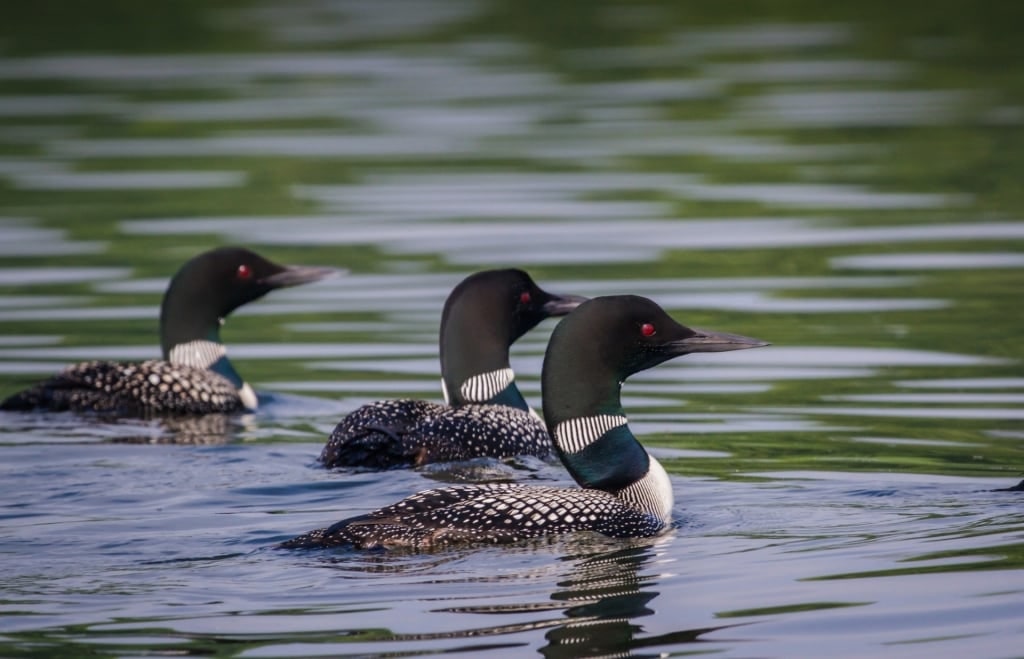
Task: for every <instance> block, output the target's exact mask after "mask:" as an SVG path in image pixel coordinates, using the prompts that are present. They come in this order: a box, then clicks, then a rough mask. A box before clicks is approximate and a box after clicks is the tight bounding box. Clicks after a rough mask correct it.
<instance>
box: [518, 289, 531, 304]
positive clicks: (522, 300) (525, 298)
mask: <svg viewBox="0 0 1024 659" xmlns="http://www.w3.org/2000/svg"><path fill="white" fill-rule="evenodd" d="M529 303H530V291H523V292H522V293H520V294H519V304H529Z"/></svg>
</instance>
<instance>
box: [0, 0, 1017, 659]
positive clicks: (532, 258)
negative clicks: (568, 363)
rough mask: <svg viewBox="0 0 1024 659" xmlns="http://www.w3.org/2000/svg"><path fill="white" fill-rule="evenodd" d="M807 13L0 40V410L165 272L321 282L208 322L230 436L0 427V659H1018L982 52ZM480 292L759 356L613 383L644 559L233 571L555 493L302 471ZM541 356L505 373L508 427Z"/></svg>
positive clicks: (367, 563) (153, 315)
mask: <svg viewBox="0 0 1024 659" xmlns="http://www.w3.org/2000/svg"><path fill="white" fill-rule="evenodd" d="M819 4H820V3H811V2H797V3H787V4H786V9H785V10H782V9H780V10H775V11H773V10H768V9H764V8H761V9H755V8H750V9H749V10H745V11H744V12H742V13H740V12H739V11H738V10H736V11H734V12H730V10H728V9H726V8H718V9H714V8H711V7H707V8H703V9H702V8H697V7H682V6H677V3H672V2H667V1H664V2H646V3H644V4H637V3H627V2H622V3H617V2H607V1H602V2H587V3H582V2H571V3H564V6H563V5H557V4H556V5H552V4H551V3H543V4H542V3H538V2H528V1H524V2H504V1H498V0H495V1H494V2H486V1H484V0H447V1H442V0H417V1H411V0H389V1H387V2H355V1H349V2H346V1H340V0H339V1H332V0H298V1H293V2H284V1H283V0H282V1H276V0H274V1H272V0H267V1H262V2H255V1H254V2H242V1H234V0H220V1H218V2H198V1H197V2H181V3H168V4H167V5H166V6H164V5H151V4H149V3H137V4H135V3H113V2H110V3H85V4H80V3H72V2H57V3H50V4H48V5H44V7H40V6H37V5H38V3H35V4H28V5H22V6H20V7H19V8H17V9H12V10H11V12H6V11H5V14H8V13H9V14H10V15H8V16H6V17H5V21H4V25H3V26H0V395H6V394H9V393H11V392H13V391H15V390H16V389H18V388H19V387H22V386H25V385H27V384H28V383H30V382H32V381H33V380H35V379H38V378H41V377H44V376H46V375H47V374H49V373H51V372H53V371H55V370H57V369H58V368H59V367H60V366H61V365H63V364H66V363H68V362H72V361H77V360H84V359H89V358H108V359H144V358H150V357H154V356H156V355H157V354H158V352H159V349H158V347H157V320H156V319H157V314H158V305H159V299H160V296H161V294H162V292H163V290H164V287H165V286H166V282H167V278H168V277H169V275H170V274H171V273H173V271H174V270H175V269H176V268H177V267H178V265H179V264H180V263H181V262H183V261H184V260H185V259H187V258H189V257H190V256H192V255H193V254H195V253H197V252H199V251H202V250H203V249H206V248H208V247H210V246H213V245H218V244H231V243H239V244H245V245H247V246H250V247H253V248H255V249H257V250H259V251H260V252H262V253H265V254H267V255H268V256H270V257H272V258H274V259H275V260H279V261H282V262H285V263H305V264H318V265H332V266H337V267H344V268H347V269H348V270H349V273H348V274H347V275H346V276H344V277H339V278H335V279H332V280H328V281H324V282H321V283H318V284H315V285H311V286H307V287H302V288H297V289H289V290H286V291H279V292H275V293H273V294H271V295H270V296H268V297H267V298H266V299H264V300H261V301H260V302H257V303H254V304H252V305H250V306H249V307H246V308H245V309H242V310H240V311H239V312H238V313H237V314H235V315H234V316H233V317H232V318H231V319H230V320H229V322H228V324H227V325H226V327H225V329H224V331H223V337H224V339H225V341H226V343H227V344H228V346H229V349H230V354H231V356H232V358H233V360H234V361H235V364H236V366H237V368H238V370H239V371H240V372H241V373H243V374H244V376H245V377H246V378H247V379H248V380H249V381H250V382H252V383H254V384H255V386H256V387H257V389H258V390H259V391H260V392H261V395H262V397H263V399H264V404H263V406H262V407H261V410H260V411H259V412H258V413H256V414H253V415H247V416H241V417H236V418H230V419H225V418H220V417H213V418H207V419H203V420H202V421H200V422H188V423H184V422H177V423H160V422H155V421H153V422H149V421H137V420H134V421H133V420H126V421H124V422H121V423H99V422H96V421H94V420H90V419H87V418H80V417H75V416H71V415H65V414H59V415H41V414H0V554H2V561H3V569H2V570H0V612H2V617H0V655H3V656H12V657H30V656H31V657H44V656H53V657H58V656H59V657H66V656H100V657H108V656H109V657H113V656H118V657H124V656H131V657H134V656H154V655H155V656H165V655H189V656H217V657H229V656H230V657H279V656H288V657H294V656H349V655H354V656H365V655H390V656H396V655H403V656H404V655H411V654H431V653H448V652H471V653H473V654H474V656H493V657H501V656H530V655H534V654H541V655H543V656H546V657H577V656H626V655H629V656H634V655H635V656H667V655H669V654H671V655H685V654H697V653H702V654H703V653H714V654H716V655H717V656H727V657H797V656H804V657H812V656H832V657H864V656H885V657H890V656H893V657H928V658H929V659H932V658H934V657H937V656H943V657H953V656H965V657H966V656H969V657H1000V658H1006V657H1020V656H1024V650H1021V647H1022V646H1024V643H1022V641H1024V498H1022V497H1024V494H1022V493H1021V492H1011V491H999V490H1000V489H1003V488H1007V487H1010V486H1012V485H1014V484H1016V483H1017V482H1019V481H1020V480H1021V478H1022V477H1024V405H1022V402H1024V371H1022V368H1021V364H1022V360H1024V341H1022V340H1021V339H1022V336H1024V315H1022V313H1021V302H1022V297H1021V296H1022V291H1024V221H1022V214H1024V195H1022V194H1021V190H1022V189H1024V188H1022V187H1021V185H1020V181H1021V180H1022V177H1024V139H1022V138H1024V75H1021V74H1022V71H1024V66H1022V64H1024V62H1022V58H1021V56H1020V49H1019V26H1020V24H1021V21H1022V20H1024V15H1022V10H1021V9H1018V8H1016V6H1015V5H1012V3H1006V6H1005V7H1002V8H1000V9H993V8H989V9H988V10H983V9H982V8H978V7H975V6H974V5H971V4H968V3H956V2H953V3H945V4H942V5H941V6H939V7H936V8H933V10H930V11H928V12H914V11H911V10H910V9H906V10H904V9H903V8H901V7H900V6H896V3H881V2H868V3H866V4H864V3H862V4H859V5H857V6H856V7H854V6H850V7H835V8H824V7H820V6H819ZM45 7H48V8H50V9H51V10H54V9H55V8H56V9H59V10H60V11H51V12H50V13H47V12H46V11H45V10H44V8H45ZM58 15H59V16H60V18H59V19H58V18H56V16H58ZM508 265H514V266H519V267H523V268H526V269H528V270H529V271H530V272H531V273H532V274H533V275H534V277H535V278H536V279H537V281H538V282H539V283H540V284H541V285H542V286H543V287H545V288H548V289H549V290H552V291H558V292H567V293H570V292H571V293H578V294H585V295H601V294H612V293H637V294H642V295H646V296H648V297H651V298H653V299H655V300H656V301H658V302H659V303H661V304H662V305H663V306H664V307H666V308H667V309H669V310H670V312H671V313H672V314H673V315H674V316H675V317H676V318H678V319H680V320H681V321H682V322H684V323H686V324H690V325H694V326H697V327H707V328H709V329H718V330H723V331H729V332H735V333H741V334H746V335H749V336H755V337H758V338H761V339H764V340H767V341H771V342H772V344H773V346H772V347H770V348H765V349H760V350H754V351H744V352H737V353H729V354H719V355H695V356H690V357H687V358H685V359H680V360H676V361H674V362H670V363H667V364H664V365H662V366H660V367H657V368H655V369H653V370H651V371H647V372H645V373H642V374H640V375H638V376H635V377H634V378H632V379H631V380H630V381H629V382H628V383H627V384H626V387H625V389H624V398H623V401H624V405H625V407H626V410H627V412H628V413H629V416H630V419H631V424H632V426H633V428H634V430H635V432H636V433H637V434H638V436H639V437H640V438H641V440H642V441H644V443H645V444H646V445H647V446H648V447H650V449H651V450H652V452H653V453H654V454H655V455H657V456H658V457H659V459H661V461H662V462H663V464H665V465H666V467H667V469H668V470H669V472H670V473H671V474H672V477H673V484H674V488H675V495H676V501H677V504H676V525H675V528H674V529H673V530H672V531H671V532H670V533H668V534H667V535H665V536H662V537H659V538H654V539H644V540H635V541H621V540H610V539H603V538H595V537H564V538H559V539H555V540H552V541H550V542H533V543H526V544H519V545H515V546H511V547H502V548H482V549H474V548H465V549H458V550H448V551H441V552H436V553H431V554H421V555H415V554H391V553H376V552H369V553H367V552H345V551H337V550H335V551H314V552H286V551H281V550H276V549H273V546H274V545H275V543H277V542H279V541H281V540H284V539H287V538H289V537H291V536H293V535H296V534H298V533H301V532H304V531H307V530H310V529H312V528H314V527H318V526H323V525H325V524H326V523H329V522H333V521H336V520H338V519H341V518H342V517H345V516H348V515H352V514H357V513H360V512H364V511H367V510H369V509H372V508H375V507H377V506H380V505H384V504H387V503H391V502H393V501H395V500H397V499H399V498H401V497H403V496H406V495H407V494H410V493H412V492H415V491H417V490H419V489H423V488H425V487H428V486H431V485H436V484H438V483H445V482H462V481H477V480H516V481H529V482H538V483H546V484H562V485H569V484H570V480H569V478H568V477H567V475H566V474H565V472H564V470H562V469H561V468H560V466H559V465H557V464H547V463H543V462H539V461H535V460H524V461H512V462H510V463H507V464H506V463H499V462H496V461H480V462H475V463H471V464H457V465H439V466H434V467H431V468H427V469H424V470H422V471H396V472H388V473H382V474H378V473H364V472H363V473H361V472H351V471H340V472H327V471H324V470H322V469H319V468H317V466H316V464H315V458H316V456H317V455H318V454H319V451H320V448H321V447H322V445H323V442H324V440H325V438H326V435H327V434H328V433H329V432H330V430H331V428H333V426H334V424H335V422H336V421H337V420H338V419H339V418H340V417H341V416H342V415H343V414H345V413H346V412H347V411H349V410H351V409H353V408H354V407H356V406H357V405H359V404H361V403H364V402H368V401H370V400H374V399H377V398H382V397H398V396H417V397H427V398H431V399H439V398H440V391H439V386H438V363H437V347H436V334H437V324H438V320H439V316H440V309H441V305H442V304H443V301H444V299H445V297H446V295H447V293H448V291H449V290H450V289H451V287H452V286H453V285H454V284H455V283H456V282H458V281H459V280H460V279H461V278H462V277H464V276H465V275H466V274H468V273H469V272H472V271H474V270H477V269H482V268H487V267H497V266H508ZM553 327H554V321H546V322H545V323H543V324H542V325H541V326H540V327H539V328H538V329H537V330H535V331H534V332H532V333H530V334H529V335H527V336H526V337H524V339H523V340H521V341H520V342H519V343H517V344H516V346H515V347H514V349H513V366H514V367H515V369H516V371H517V373H518V375H519V379H520V381H521V386H522V388H523V390H524V392H525V393H526V394H527V397H528V398H529V399H530V400H531V402H533V403H534V404H538V405H539V402H540V391H539V375H540V364H541V358H542V355H543V351H544V346H545V343H546V339H547V336H548V335H549V333H550V331H551V329H552V328H553Z"/></svg>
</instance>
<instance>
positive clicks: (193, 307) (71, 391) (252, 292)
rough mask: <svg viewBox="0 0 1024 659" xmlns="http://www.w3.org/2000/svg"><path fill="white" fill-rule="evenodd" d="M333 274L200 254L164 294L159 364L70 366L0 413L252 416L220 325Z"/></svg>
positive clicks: (221, 251)
mask: <svg viewBox="0 0 1024 659" xmlns="http://www.w3.org/2000/svg"><path fill="white" fill-rule="evenodd" d="M334 272H336V271H335V270H333V269H330V268H313V267H306V266H291V267H288V266H282V265H278V264H276V263H273V262H271V261H268V260H267V259H265V258H263V257H262V256H260V255H258V254H256V253H254V252H251V251H249V250H247V249H243V248H240V247H221V248H218V249H213V250H210V251H208V252H204V253H202V254H200V255H198V256H196V257H194V258H193V259H191V260H190V261H188V262H187V263H185V265H183V266H182V267H181V269H180V270H178V272H177V274H175V275H174V277H173V278H172V279H171V282H170V284H169V285H168V287H167V291H166V292H165V293H164V297H163V302H162V303H161V306H160V347H161V351H162V353H163V359H162V360H150V361H144V362H112V361H91V362H84V363H81V364H75V365H72V366H69V367H68V368H66V369H65V370H63V371H61V372H60V373H58V374H56V375H54V376H53V377H51V378H50V379H48V380H44V381H43V382H40V383H38V384H36V385H35V386H32V387H30V388H28V389H26V390H24V391H21V392H19V393H16V394H14V395H12V396H10V397H9V398H7V399H6V400H4V401H3V402H0V410H33V409H44V410H51V411H62V410H71V411H76V412H96V413H101V414H109V415H113V416H150V415H173V414H209V413H231V412H239V411H242V410H253V409H256V406H257V399H256V394H255V392H254V391H253V390H252V387H250V386H249V385H248V384H247V383H246V382H245V381H244V380H243V379H242V378H241V376H239V375H238V373H237V371H235V369H234V366H232V364H231V362H230V361H228V358H227V348H225V347H224V344H222V343H221V340H220V326H221V325H222V324H223V322H224V318H226V317H227V316H228V314H230V313H231V312H232V311H234V310H235V309H237V308H238V307H240V306H242V305H243V304H246V303H248V302H252V301H253V300H257V299H259V298H261V297H263V296H264V295H266V294H267V293H268V292H270V291H272V290H274V289H275V288H282V287H285V286H297V285H299V284H306V283H310V282H314V281H317V280H320V279H323V278H324V277H326V276H327V275H329V274H332V273H334Z"/></svg>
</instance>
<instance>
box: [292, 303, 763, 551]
mask: <svg viewBox="0 0 1024 659" xmlns="http://www.w3.org/2000/svg"><path fill="white" fill-rule="evenodd" d="M763 345H767V344H766V343H763V342H761V341H758V340H756V339H751V338H747V337H743V336H737V335H732V334H722V333H716V332H706V331H702V330H694V329H690V328H688V327H684V326H683V325H680V324H679V323H677V322H676V321H675V320H673V319H672V318H670V317H669V316H668V314H666V313H665V311H664V310H662V309H661V307H659V306H658V305H657V304H655V303H654V302H652V301H650V300H648V299H646V298H642V297H637V296H631V295H624V296H611V297H600V298H595V299H593V300H590V301H588V302H584V303H583V304H582V305H580V306H579V308H578V309H577V310H576V311H574V312H572V313H571V314H569V316H568V317H566V318H565V319H564V320H563V321H562V322H561V323H559V325H558V327H556V328H555V331H554V333H553V334H552V335H551V341H550V343H549V344H548V349H547V352H546V354H545V356H544V369H543V375H542V380H543V382H542V393H543V399H544V418H545V420H546V422H547V427H548V429H549V430H550V431H551V436H552V437H553V438H554V442H555V447H556V451H557V453H558V456H559V457H560V458H561V460H562V462H563V463H564V464H565V466H566V468H567V469H568V471H569V473H570V474H571V475H572V477H573V478H574V479H575V480H576V482H577V483H579V485H580V486H581V488H571V489H570V488H558V487H538V486H535V485H525V484H508V483H500V484H480V485H460V486H454V487H446V488H438V489H432V490H426V491H423V492H420V493H418V494H414V495H413V496H411V497H408V498H406V499H403V500H402V501H399V502H398V503H396V504H394V505H391V506H388V507H385V508H381V509H379V510H376V511H373V512H370V513H368V514H365V515H361V516H358V517H352V518H349V519H345V520H342V521H340V522H338V523H337V524H334V525H333V526H330V527H327V528H323V529H319V530H316V531H312V532H311V533H307V534H305V535H302V536H299V537H297V538H294V539H292V540H289V541H287V542H285V543H283V544H282V545H281V546H282V547H285V548H311V547H332V546H348V547H354V548H361V549H364V548H377V547H385V548H395V547H402V548H409V549H414V550H425V549H432V548H435V547H440V546H445V545H450V544H458V543H505V542H513V541H516V540H520V539H524V538H533V537H538V536H543V535H553V534H560V533H569V532H574V531H595V532H598V533H602V534H605V535H609V536H613V537H643V536H652V535H657V534H658V533H660V532H662V531H663V530H665V529H666V528H667V526H668V525H669V523H670V518H671V513H672V506H673V495H672V486H671V482H670V480H669V477H668V474H667V473H666V472H665V470H664V468H662V466H661V465H660V464H659V463H658V461H657V460H655V459H654V458H653V457H652V456H651V455H650V454H648V453H647V451H646V450H644V448H643V447H642V446H641V445H640V443H639V442H638V441H637V439H636V438H635V437H634V436H633V434H632V432H630V430H629V425H628V423H627V419H626V415H625V412H624V411H623V410H622V405H621V403H620V389H621V386H622V382H623V381H624V380H625V379H626V378H627V377H629V376H630V375H632V374H634V373H637V372H639V371H642V370H644V369H647V368H651V367H652V366H655V365H657V364H660V363H661V362H664V361H666V360H668V359H672V358H674V357H678V356H681V355H686V354H689V353H691V352H723V351H727V350H742V349H744V348H756V347H759V346H763Z"/></svg>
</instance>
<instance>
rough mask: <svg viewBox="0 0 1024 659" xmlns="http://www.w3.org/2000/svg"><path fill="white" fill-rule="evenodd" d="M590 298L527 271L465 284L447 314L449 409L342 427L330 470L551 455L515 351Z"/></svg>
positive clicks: (357, 419)
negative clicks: (545, 286)
mask: <svg viewBox="0 0 1024 659" xmlns="http://www.w3.org/2000/svg"><path fill="white" fill-rule="evenodd" d="M584 299H585V298H582V297H577V296H575V295H554V294H552V293H548V292H546V291H544V290H542V289H541V288H540V287H538V286H537V284H535V283H534V282H533V280H532V279H531V278H530V276H529V275H528V274H526V273H525V272H523V271H522V270H515V269H507V270H485V271H483V272H477V273H475V274H472V275H470V276H469V277H467V278H466V279H464V280H463V281H462V282H461V283H460V284H459V285H458V286H456V287H455V288H454V289H453V290H452V292H451V294H450V295H449V296H448V299H447V300H446V301H445V305H444V311H443V312H442V314H441V333H440V344H441V346H440V347H441V350H440V352H441V386H442V390H443V393H444V398H445V402H446V403H447V405H442V404H439V403H432V402H428V401H423V400H410V399H401V400H383V401H377V402H375V403H370V404H368V405H364V406H362V407H360V408H359V409H357V410H354V411H353V412H351V413H350V414H348V415H347V416H346V417H345V418H344V419H342V420H341V422H340V423H338V425H337V427H335V429H334V431H333V432H332V433H331V436H330V437H329V438H328V440H327V444H326V445H325V446H324V448H323V451H322V452H321V453H320V458H319V459H320V462H321V463H323V464H324V466H326V467H342V466H345V467H367V468H373V469H386V468H393V467H411V466H420V465H424V464H428V463H431V462H447V461H453V460H467V459H470V458H480V457H493V458H504V457H512V456H517V455H535V456H538V457H545V456H548V455H550V454H551V451H552V450H553V447H552V444H551V438H550V437H549V436H548V432H547V430H546V429H545V428H544V423H543V422H542V421H541V420H540V419H539V418H538V417H537V415H536V413H535V412H533V410H531V409H530V406H529V405H528V404H527V402H526V399H524V398H523V395H522V394H521V393H520V392H519V388H518V387H516V383H515V374H514V373H513V372H512V368H511V367H510V366H509V347H510V346H511V345H512V344H513V343H514V342H515V341H516V340H517V339H518V338H519V337H521V336H522V335H523V334H525V333H526V332H528V331H530V330H531V329H533V328H534V327H536V326H537V324H538V323H540V322H541V321H542V320H544V319H545V318H547V317H549V316H562V315H565V314H567V313H569V311H571V310H572V309H574V308H576V306H578V305H579V304H580V302H582V301H583V300H584Z"/></svg>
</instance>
